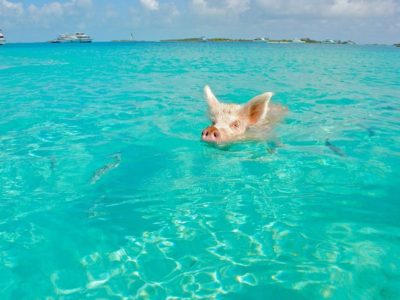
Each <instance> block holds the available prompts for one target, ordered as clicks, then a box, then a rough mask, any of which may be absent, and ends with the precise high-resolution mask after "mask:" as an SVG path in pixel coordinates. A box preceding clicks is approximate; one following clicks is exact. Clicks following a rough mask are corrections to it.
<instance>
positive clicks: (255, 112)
mask: <svg viewBox="0 0 400 300" xmlns="http://www.w3.org/2000/svg"><path fill="white" fill-rule="evenodd" d="M273 95H274V94H273V93H271V92H268V93H264V94H261V95H258V96H256V97H254V98H253V99H251V100H250V101H249V102H247V103H246V104H245V105H244V106H243V108H242V113H243V114H244V117H245V118H247V121H248V123H249V125H255V124H257V123H258V122H260V121H261V120H263V119H265V117H266V116H267V113H268V104H269V101H270V100H271V98H272V96H273Z"/></svg>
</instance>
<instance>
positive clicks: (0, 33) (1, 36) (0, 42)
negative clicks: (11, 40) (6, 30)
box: [0, 29, 6, 46]
mask: <svg viewBox="0 0 400 300" xmlns="http://www.w3.org/2000/svg"><path fill="white" fill-rule="evenodd" d="M5 43H6V38H5V37H4V34H3V31H2V30H1V29H0V46H2V45H4V44H5Z"/></svg>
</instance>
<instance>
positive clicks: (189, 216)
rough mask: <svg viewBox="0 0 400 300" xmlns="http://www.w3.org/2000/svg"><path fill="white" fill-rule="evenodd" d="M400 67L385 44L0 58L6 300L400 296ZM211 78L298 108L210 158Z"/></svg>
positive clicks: (81, 50) (231, 89)
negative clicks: (207, 97)
mask: <svg viewBox="0 0 400 300" xmlns="http://www.w3.org/2000/svg"><path fill="white" fill-rule="evenodd" d="M399 70H400V50H399V49H396V48H394V47H388V46H335V45H267V44H262V43H252V44H251V43H221V44H212V43H199V44H185V43H182V44H181V43H129V44H112V43H95V44H88V45H50V44H49V45H47V44H25V45H23V44H21V45H12V44H8V45H6V46H4V47H1V48H0V87H1V89H0V295H1V299H82V298H101V299H121V298H125V299H132V298H138V299H167V298H168V299H329V298H331V299H400V261H399V260H400V259H399V253H400V217H399V216H400V203H399V194H400V187H399V183H400V182H399V178H400V177H399V175H400V139H399V134H400V82H399V79H400V76H399ZM205 84H209V85H210V86H211V87H212V88H213V90H214V92H215V93H216V95H217V96H218V97H219V98H220V99H221V100H225V101H228V100H229V101H232V102H237V103H243V102H245V101H247V100H248V99H250V98H251V97H253V96H255V95H257V94H259V93H262V92H265V91H273V92H275V93H276V96H275V97H274V101H275V102H277V103H282V104H285V105H287V106H288V107H289V108H290V113H289V115H288V116H287V118H286V119H285V121H284V122H282V123H281V124H279V125H278V126H277V127H276V128H275V130H274V136H275V138H274V141H272V140H270V141H266V142H248V143H241V144H237V145H232V146H231V147H228V148H223V149H219V148H214V147H211V146H209V145H206V144H204V143H202V142H200V132H201V130H202V129H203V128H204V127H206V126H207V125H208V124H209V121H208V120H207V117H206V114H205V112H206V104H205V102H204V100H203V95H202V88H203V86H204V85H205ZM327 139H328V141H327ZM276 141H278V142H276Z"/></svg>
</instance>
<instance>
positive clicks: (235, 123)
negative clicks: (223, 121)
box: [231, 120, 240, 128]
mask: <svg viewBox="0 0 400 300" xmlns="http://www.w3.org/2000/svg"><path fill="white" fill-rule="evenodd" d="M239 126H240V121H239V120H236V121H234V122H232V123H231V127H232V128H239Z"/></svg>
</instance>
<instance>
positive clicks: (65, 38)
mask: <svg viewBox="0 0 400 300" xmlns="http://www.w3.org/2000/svg"><path fill="white" fill-rule="evenodd" d="M91 42H92V38H91V37H90V36H89V35H87V34H86V33H83V32H76V33H72V34H70V33H64V34H60V35H59V36H58V37H57V38H56V39H54V40H51V41H50V43H54V44H58V43H91Z"/></svg>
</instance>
